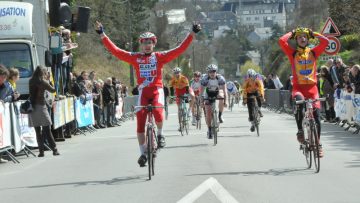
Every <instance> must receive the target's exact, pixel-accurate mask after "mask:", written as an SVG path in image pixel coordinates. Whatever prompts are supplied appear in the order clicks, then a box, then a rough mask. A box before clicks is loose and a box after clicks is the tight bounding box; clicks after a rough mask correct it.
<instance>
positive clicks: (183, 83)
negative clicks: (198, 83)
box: [170, 74, 189, 89]
mask: <svg viewBox="0 0 360 203" xmlns="http://www.w3.org/2000/svg"><path fill="white" fill-rule="evenodd" d="M187 86H189V80H188V79H187V78H186V77H185V76H184V75H181V74H180V76H179V78H176V77H175V76H174V77H172V78H171V80H170V87H173V88H174V89H184V88H185V87H187Z"/></svg>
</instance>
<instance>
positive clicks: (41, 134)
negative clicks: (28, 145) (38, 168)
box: [29, 66, 59, 157]
mask: <svg viewBox="0 0 360 203" xmlns="http://www.w3.org/2000/svg"><path fill="white" fill-rule="evenodd" d="M48 76H49V75H48V73H47V70H46V68H43V67H41V66H38V67H37V68H36V70H35V72H34V74H33V76H32V77H31V79H30V80H29V94H30V101H31V104H32V106H33V109H34V110H33V111H32V112H31V113H30V114H29V126H30V127H34V128H35V131H36V139H37V143H38V146H39V155H38V157H43V156H44V150H45V147H44V143H45V139H46V140H47V141H48V142H49V144H50V148H51V149H52V151H53V155H54V156H56V155H59V152H58V150H57V147H56V143H55V140H54V137H53V135H52V133H51V125H52V122H51V118H50V114H49V112H48V108H47V106H46V102H45V91H49V92H51V93H54V92H55V89H54V87H53V86H51V85H50V84H49V78H48Z"/></svg>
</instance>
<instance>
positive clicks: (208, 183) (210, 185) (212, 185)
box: [177, 177, 239, 203]
mask: <svg viewBox="0 0 360 203" xmlns="http://www.w3.org/2000/svg"><path fill="white" fill-rule="evenodd" d="M208 190H211V192H212V193H214V195H215V196H216V198H217V199H218V200H219V201H220V202H222V203H225V202H226V203H239V202H238V201H236V199H235V198H234V197H233V196H231V195H230V193H229V192H228V191H227V190H226V189H225V188H224V187H223V186H222V185H220V183H219V182H218V181H217V180H216V179H215V178H213V177H211V178H209V179H207V180H205V181H204V182H203V183H201V184H200V185H199V186H197V187H196V188H195V189H194V190H193V191H191V192H190V193H189V194H187V195H186V196H185V197H183V198H181V200H179V201H178V202H177V203H190V202H195V201H196V200H197V199H199V197H201V196H202V195H203V194H205V193H206V192H207V191H208Z"/></svg>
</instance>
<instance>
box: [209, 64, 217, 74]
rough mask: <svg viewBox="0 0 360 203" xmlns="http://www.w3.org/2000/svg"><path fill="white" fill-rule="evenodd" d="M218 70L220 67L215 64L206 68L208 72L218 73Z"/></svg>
mask: <svg viewBox="0 0 360 203" xmlns="http://www.w3.org/2000/svg"><path fill="white" fill-rule="evenodd" d="M217 70H218V67H217V65H215V64H210V65H208V67H206V71H207V72H211V71H217Z"/></svg>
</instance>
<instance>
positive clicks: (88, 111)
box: [75, 99, 95, 128]
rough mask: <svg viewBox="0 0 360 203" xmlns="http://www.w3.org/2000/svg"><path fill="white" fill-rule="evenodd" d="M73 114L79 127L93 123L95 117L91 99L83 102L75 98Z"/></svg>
mask: <svg viewBox="0 0 360 203" xmlns="http://www.w3.org/2000/svg"><path fill="white" fill-rule="evenodd" d="M75 116H76V121H77V123H78V127H79V128H81V127H85V126H89V125H92V124H94V122H95V119H94V109H93V102H92V100H88V101H86V102H85V104H84V103H83V102H82V101H81V100H80V99H76V100H75Z"/></svg>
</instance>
